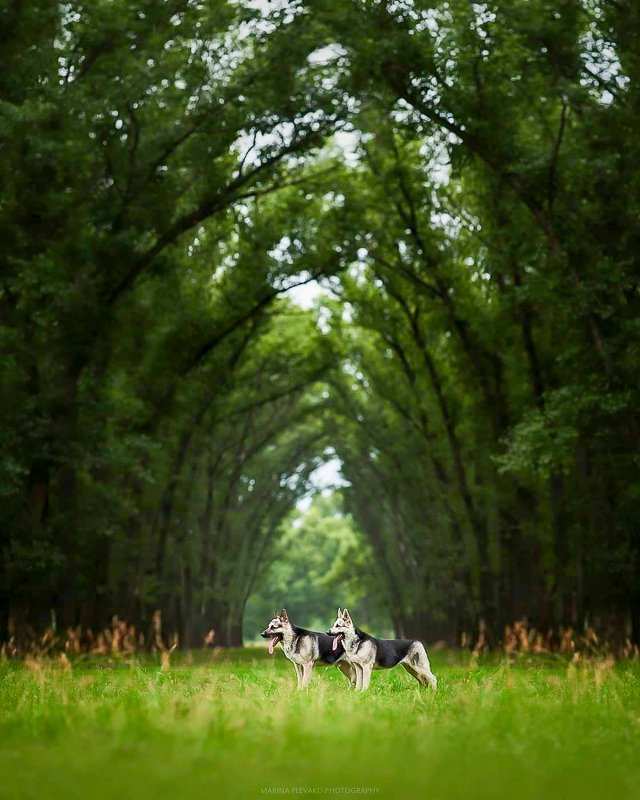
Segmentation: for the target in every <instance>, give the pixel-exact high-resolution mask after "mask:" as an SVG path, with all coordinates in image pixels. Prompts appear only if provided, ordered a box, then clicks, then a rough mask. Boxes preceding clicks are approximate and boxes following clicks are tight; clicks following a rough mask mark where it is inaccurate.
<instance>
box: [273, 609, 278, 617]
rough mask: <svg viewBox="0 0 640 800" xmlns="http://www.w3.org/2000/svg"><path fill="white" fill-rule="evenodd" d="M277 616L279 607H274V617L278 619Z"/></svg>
mask: <svg viewBox="0 0 640 800" xmlns="http://www.w3.org/2000/svg"><path fill="white" fill-rule="evenodd" d="M277 616H278V609H277V608H274V609H273V618H274V619H276V617H277Z"/></svg>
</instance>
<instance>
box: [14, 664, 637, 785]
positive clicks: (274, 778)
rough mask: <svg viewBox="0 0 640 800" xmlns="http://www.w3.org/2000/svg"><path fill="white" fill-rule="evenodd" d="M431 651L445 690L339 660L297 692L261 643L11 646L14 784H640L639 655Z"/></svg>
mask: <svg viewBox="0 0 640 800" xmlns="http://www.w3.org/2000/svg"><path fill="white" fill-rule="evenodd" d="M190 662H191V663H190ZM432 663H433V668H434V671H435V672H436V674H437V675H438V679H439V682H440V686H439V689H438V691H437V692H435V693H434V692H430V691H426V690H421V689H419V688H418V687H417V684H416V683H415V682H414V681H413V680H412V679H411V678H409V676H408V675H406V673H404V672H403V671H400V670H394V671H392V672H386V673H374V676H373V680H372V685H371V690H370V692H369V693H367V694H364V695H359V694H354V693H352V692H350V691H349V690H348V689H347V688H346V684H347V682H346V680H345V678H344V677H343V676H342V675H341V674H340V673H339V672H338V671H337V670H336V669H329V670H318V671H317V672H316V674H315V676H314V679H313V682H312V685H311V688H310V690H309V691H306V692H297V691H295V690H294V685H295V676H294V670H293V668H292V667H291V665H290V664H289V663H288V662H287V661H286V660H285V659H284V657H283V656H282V654H281V653H278V654H277V656H276V657H275V658H272V659H268V658H265V653H264V649H257V648H247V649H245V650H242V651H235V652H231V653H226V654H224V656H223V657H212V654H211V653H203V654H194V656H193V657H187V658H184V657H182V658H181V659H180V660H179V661H178V662H175V661H174V662H172V667H171V668H170V669H168V670H165V671H162V670H160V669H159V664H158V663H156V662H154V661H153V660H152V659H147V660H142V661H135V662H115V666H114V662H111V661H109V660H104V661H103V662H95V661H94V662H91V661H88V662H86V663H76V664H75V665H74V668H73V670H72V671H70V670H68V669H63V668H61V667H56V666H51V665H49V666H43V665H42V664H41V663H35V664H32V665H31V666H30V667H27V666H25V665H17V664H7V663H4V664H1V665H0V770H1V772H0V775H2V776H3V777H2V778H1V779H0V796H2V797H7V798H12V800H13V799H14V798H15V800H21V799H22V798H38V800H43V798H45V799H47V800H48V798H51V799H52V800H56V799H57V798H74V797H83V798H96V799H100V798H113V797H120V798H129V797H130V798H136V800H144V798H147V797H149V798H151V797H153V798H164V797H167V798H169V797H171V798H180V800H186V799H187V798H192V797H193V798H195V797H209V796H215V797H229V798H235V797H269V796H292V795H293V794H295V795H297V796H300V795H308V796H319V797H329V796H335V794H334V792H333V791H327V792H325V791H324V790H325V789H328V790H333V789H339V790H340V794H339V795H338V796H365V795H364V793H361V792H358V793H356V792H345V791H344V790H345V789H363V788H370V789H373V790H377V791H376V792H375V793H372V794H371V795H369V796H375V797H385V798H387V797H390V798H395V797H406V796H407V795H410V796H413V797H418V796H422V795H424V796H429V797H431V798H459V797H460V798H462V797H465V798H466V797H473V798H495V797H509V798H541V797H546V798H552V797H553V798H556V797H557V798H563V799H564V798H573V797H576V798H585V797H600V798H602V797H636V796H639V797H640V668H639V666H638V664H637V663H625V664H618V665H615V666H612V665H611V664H603V663H595V664H590V665H580V666H578V667H574V666H568V665H567V664H566V663H565V662H563V661H560V660H555V661H549V662H548V663H545V662H541V661H540V660H537V661H529V660H522V661H521V662H519V663H518V664H516V665H515V666H512V667H509V666H507V665H505V664H504V663H503V662H500V660H498V659H496V660H495V661H493V662H488V663H485V664H483V665H480V666H474V665H471V666H470V665H469V664H468V663H464V660H463V659H461V657H460V656H459V655H458V654H455V653H438V654H435V656H434V658H432ZM118 665H119V666H118ZM116 667H117V668H116ZM294 790H295V792H294Z"/></svg>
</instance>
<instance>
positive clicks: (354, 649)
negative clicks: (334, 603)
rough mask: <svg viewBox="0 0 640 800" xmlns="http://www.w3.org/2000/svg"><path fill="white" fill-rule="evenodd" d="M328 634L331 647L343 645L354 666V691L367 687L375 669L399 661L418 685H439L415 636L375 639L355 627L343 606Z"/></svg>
mask: <svg viewBox="0 0 640 800" xmlns="http://www.w3.org/2000/svg"><path fill="white" fill-rule="evenodd" d="M327 635H328V636H333V647H334V648H335V649H336V650H339V649H341V648H342V649H343V650H344V652H345V658H346V660H347V661H350V662H351V664H352V665H353V666H354V667H355V670H356V690H357V691H364V690H365V689H368V688H369V683H370V682H371V672H372V671H373V670H374V669H391V667H396V666H397V665H398V664H402V666H403V667H404V668H405V669H406V670H407V672H408V673H409V675H413V677H414V678H415V679H416V680H417V681H418V683H419V684H420V685H421V686H427V685H429V686H431V687H432V688H433V689H435V688H437V686H438V680H437V678H436V676H435V675H434V674H433V672H431V664H429V657H428V656H427V651H426V650H425V648H424V645H423V644H422V642H419V641H418V640H417V639H376V638H375V637H374V636H370V635H369V634H368V633H365V632H364V631H361V630H360V628H356V626H355V625H354V624H353V621H352V620H351V617H350V615H349V612H348V611H347V609H346V608H345V610H344V611H340V609H338V617H337V619H336V621H335V622H334V623H333V625H332V626H331V627H330V628H329V630H328V631H327Z"/></svg>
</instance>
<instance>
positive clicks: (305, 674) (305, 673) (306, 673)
mask: <svg viewBox="0 0 640 800" xmlns="http://www.w3.org/2000/svg"><path fill="white" fill-rule="evenodd" d="M313 667H314V664H313V661H311V662H307V663H306V664H305V665H304V666H303V667H302V688H303V689H306V688H307V686H308V685H309V681H310V680H311V673H312V672H313Z"/></svg>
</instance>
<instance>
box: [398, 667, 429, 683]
mask: <svg viewBox="0 0 640 800" xmlns="http://www.w3.org/2000/svg"><path fill="white" fill-rule="evenodd" d="M400 663H401V664H402V666H403V667H404V668H405V669H406V670H407V672H408V673H409V675H411V677H412V678H415V679H416V680H417V681H418V683H419V684H420V685H421V686H426V680H425V678H424V677H423V676H422V675H421V674H420V673H419V672H418V671H417V670H416V669H415V668H414V667H412V666H411V664H407V662H406V661H401V662H400Z"/></svg>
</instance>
